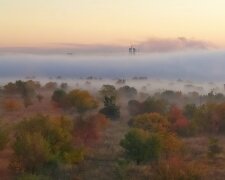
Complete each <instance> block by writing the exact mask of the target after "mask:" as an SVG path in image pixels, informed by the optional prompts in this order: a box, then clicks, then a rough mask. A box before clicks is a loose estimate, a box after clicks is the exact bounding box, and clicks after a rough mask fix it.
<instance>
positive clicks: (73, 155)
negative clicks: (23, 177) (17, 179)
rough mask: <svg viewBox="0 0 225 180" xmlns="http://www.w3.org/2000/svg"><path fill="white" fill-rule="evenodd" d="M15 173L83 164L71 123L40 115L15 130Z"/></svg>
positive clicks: (80, 150) (13, 165)
mask: <svg viewBox="0 0 225 180" xmlns="http://www.w3.org/2000/svg"><path fill="white" fill-rule="evenodd" d="M12 148H13V151H14V155H13V158H12V160H11V164H10V167H11V168H12V169H13V170H16V169H17V170H19V171H20V172H21V171H25V172H32V173H33V172H37V171H38V170H40V169H42V168H44V167H46V168H49V167H50V166H52V165H56V166H57V165H59V164H66V163H67V164H74V163H77V162H79V161H80V160H82V158H83V151H82V149H80V148H79V147H74V145H73V144H72V125H71V121H70V120H67V119H65V118H60V119H54V122H53V121H52V120H51V119H49V118H48V117H46V116H42V115H38V116H35V117H33V118H30V119H25V120H23V121H21V122H20V123H19V124H18V126H17V127H16V129H15V141H14V143H13V146H12Z"/></svg>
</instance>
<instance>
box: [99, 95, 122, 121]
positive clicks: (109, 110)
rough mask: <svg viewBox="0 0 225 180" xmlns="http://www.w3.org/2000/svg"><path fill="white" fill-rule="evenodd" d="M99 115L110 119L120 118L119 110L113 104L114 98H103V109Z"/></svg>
mask: <svg viewBox="0 0 225 180" xmlns="http://www.w3.org/2000/svg"><path fill="white" fill-rule="evenodd" d="M100 113H102V114H104V115H105V116H106V117H108V118H110V119H118V118H119V117H120V108H119V106H117V105H116V104H115V100H114V97H108V96H106V97H105V100H104V108H102V109H101V110H100Z"/></svg>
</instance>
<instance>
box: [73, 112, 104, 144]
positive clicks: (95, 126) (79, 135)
mask: <svg viewBox="0 0 225 180" xmlns="http://www.w3.org/2000/svg"><path fill="white" fill-rule="evenodd" d="M107 124H108V120H107V119H106V117H105V116H104V115H101V114H96V115H90V116H88V117H86V118H85V119H76V120H75V124H74V135H75V141H76V143H77V144H82V145H84V146H87V147H88V146H92V145H93V144H94V143H95V142H97V141H98V140H100V138H101V135H102V130H103V129H104V128H105V127H106V126H107Z"/></svg>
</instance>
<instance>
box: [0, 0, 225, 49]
mask: <svg viewBox="0 0 225 180" xmlns="http://www.w3.org/2000/svg"><path fill="white" fill-rule="evenodd" d="M224 7H225V1H224V0H213V1H212V0H197V1H196V0H188V1H187V0H173V1H168V0H129V1H128V0H64V1H62V0H39V1H34V0H19V1H15V0H1V1H0V23H1V28H0V47H4V46H33V45H43V44H49V43H78V44H127V43H130V42H132V41H144V40H146V39H148V38H177V37H187V38H191V39H197V40H202V41H206V42H212V43H214V44H216V45H218V46H224V45H225V33H224V32H225V13H224Z"/></svg>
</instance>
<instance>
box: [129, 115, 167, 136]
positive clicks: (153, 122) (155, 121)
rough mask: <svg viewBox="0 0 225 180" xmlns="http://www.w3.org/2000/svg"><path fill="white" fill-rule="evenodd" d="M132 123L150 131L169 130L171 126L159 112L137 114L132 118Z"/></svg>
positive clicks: (135, 126)
mask: <svg viewBox="0 0 225 180" xmlns="http://www.w3.org/2000/svg"><path fill="white" fill-rule="evenodd" d="M130 125H131V126H132V127H134V128H141V129H143V130H147V131H150V132H158V131H167V130H168V127H169V123H168V121H167V119H166V118H165V117H164V116H162V115H160V114H159V113H146V114H142V115H138V116H135V117H134V118H132V119H131V120H130Z"/></svg>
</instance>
